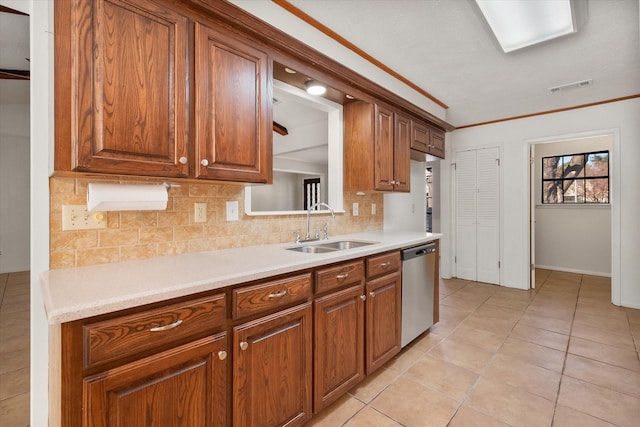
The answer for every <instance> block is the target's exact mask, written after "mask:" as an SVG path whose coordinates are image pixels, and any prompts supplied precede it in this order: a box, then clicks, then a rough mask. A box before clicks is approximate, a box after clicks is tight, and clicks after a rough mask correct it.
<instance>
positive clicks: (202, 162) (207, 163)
mask: <svg viewBox="0 0 640 427" xmlns="http://www.w3.org/2000/svg"><path fill="white" fill-rule="evenodd" d="M200 164H201V165H202V166H209V160H207V159H202V160H201V161H200Z"/></svg>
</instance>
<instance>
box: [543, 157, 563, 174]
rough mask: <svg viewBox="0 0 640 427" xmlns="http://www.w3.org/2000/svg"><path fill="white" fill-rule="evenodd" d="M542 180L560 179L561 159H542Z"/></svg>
mask: <svg viewBox="0 0 640 427" xmlns="http://www.w3.org/2000/svg"><path fill="white" fill-rule="evenodd" d="M542 178H544V179H552V178H562V157H545V158H543V159H542Z"/></svg>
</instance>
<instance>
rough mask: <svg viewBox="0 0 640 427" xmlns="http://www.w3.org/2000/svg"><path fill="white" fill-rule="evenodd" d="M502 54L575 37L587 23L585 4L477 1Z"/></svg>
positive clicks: (547, 0)
mask: <svg viewBox="0 0 640 427" xmlns="http://www.w3.org/2000/svg"><path fill="white" fill-rule="evenodd" d="M476 3H477V4H478V7H479V8H480V11H481V12H482V14H483V15H484V17H485V19H486V20H487V23H488V24H489V26H490V27H491V30H492V31H493V34H494V35H495V36H496V39H498V42H499V43H500V46H501V47H502V50H503V51H504V52H505V53H506V52H512V51H514V50H517V49H522V48H523V47H527V46H531V45H534V44H537V43H542V42H544V41H547V40H551V39H554V38H556V37H561V36H564V35H567V34H571V33H575V32H577V31H578V29H579V28H580V27H581V26H582V24H584V22H585V21H586V20H587V2H586V1H576V0H536V1H523V0H518V1H504V0H476Z"/></svg>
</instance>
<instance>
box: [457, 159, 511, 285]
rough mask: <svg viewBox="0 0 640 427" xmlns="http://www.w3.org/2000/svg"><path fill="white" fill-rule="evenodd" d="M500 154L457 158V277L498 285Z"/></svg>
mask: <svg viewBox="0 0 640 427" xmlns="http://www.w3.org/2000/svg"><path fill="white" fill-rule="evenodd" d="M498 159H499V151H498V149H497V148H487V149H482V150H472V151H462V152H458V153H457V154H456V276H457V277H459V278H461V279H467V280H477V281H480V282H485V283H494V284H498V283H500V270H499V264H498V262H499V259H500V246H499V244H500V234H499V215H498V214H499V207H500V204H499V201H500V199H499V195H500V191H499V176H500V175H499V160H498Z"/></svg>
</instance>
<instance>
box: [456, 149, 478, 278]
mask: <svg viewBox="0 0 640 427" xmlns="http://www.w3.org/2000/svg"><path fill="white" fill-rule="evenodd" d="M476 194H477V190H476V152H475V151H461V152H459V153H457V154H456V276H457V277H458V278H460V279H467V280H476V247H477V240H476Z"/></svg>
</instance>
